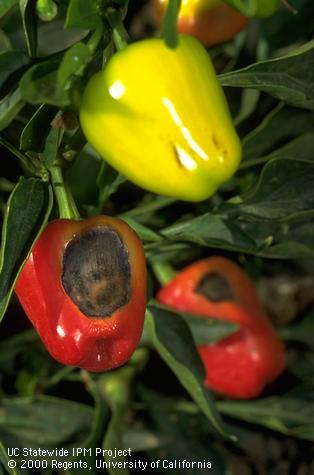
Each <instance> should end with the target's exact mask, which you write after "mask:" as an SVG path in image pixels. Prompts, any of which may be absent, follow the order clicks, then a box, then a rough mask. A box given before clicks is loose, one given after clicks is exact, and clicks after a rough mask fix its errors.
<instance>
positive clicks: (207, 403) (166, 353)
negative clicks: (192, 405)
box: [146, 306, 231, 437]
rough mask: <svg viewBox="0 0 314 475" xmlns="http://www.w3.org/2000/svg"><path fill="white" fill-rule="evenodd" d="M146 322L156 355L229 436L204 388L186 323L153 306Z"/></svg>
mask: <svg viewBox="0 0 314 475" xmlns="http://www.w3.org/2000/svg"><path fill="white" fill-rule="evenodd" d="M146 321H147V322H146V324H147V327H148V332H149V335H150V339H151V341H152V343H153V345H154V348H155V349H156V351H157V352H158V353H159V355H160V356H161V358H162V359H163V360H164V361H165V363H166V364H167V365H168V366H169V368H170V369H171V370H172V371H173V372H174V374H175V375H176V377H177V378H178V379H179V381H180V383H181V384H182V386H183V387H184V388H185V389H186V391H187V392H188V393H189V394H190V396H191V397H192V399H193V400H194V401H195V402H196V404H197V405H198V406H199V408H200V409H201V411H202V412H203V413H204V414H205V416H206V417H207V418H208V420H209V421H210V422H211V424H212V425H213V427H214V428H215V429H216V430H217V431H218V432H219V433H220V434H222V435H224V436H227V435H228V434H227V432H226V429H225V428H224V426H223V424H222V421H221V420H220V417H219V414H218V413H217V411H216V409H215V405H214V402H213V400H212V397H211V393H210V392H209V391H208V390H207V389H206V388H205V387H204V379H205V370H204V367H203V365H202V362H201V360H200V357H199V355H198V353H197V351H196V348H195V345H194V342H193V338H192V335H191V333H190V330H189V328H188V326H187V325H186V323H185V322H184V320H183V319H182V318H180V317H179V316H178V315H177V314H174V313H171V312H168V311H166V310H161V309H159V308H157V307H155V306H151V307H149V310H148V311H147V314H146ZM229 437H231V436H230V435H229Z"/></svg>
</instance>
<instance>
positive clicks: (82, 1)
mask: <svg viewBox="0 0 314 475" xmlns="http://www.w3.org/2000/svg"><path fill="white" fill-rule="evenodd" d="M101 11H102V0H70V4H69V6H68V10H67V16H66V20H65V27H66V28H73V27H77V28H86V29H87V30H92V29H95V28H97V26H98V25H99V21H100V13H101Z"/></svg>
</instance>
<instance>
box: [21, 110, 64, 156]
mask: <svg viewBox="0 0 314 475" xmlns="http://www.w3.org/2000/svg"><path fill="white" fill-rule="evenodd" d="M56 113H57V109H56V108H55V107H53V106H49V105H47V104H42V105H41V106H40V107H38V109H37V110H36V112H35V113H34V115H33V116H32V117H31V118H30V120H29V121H28V122H27V124H26V126H25V127H24V129H23V130H22V133H21V135H20V149H21V150H26V151H31V152H37V153H39V152H42V150H43V148H44V145H45V140H46V137H47V135H48V133H49V131H50V123H51V121H52V119H53V118H54V116H55V115H56Z"/></svg>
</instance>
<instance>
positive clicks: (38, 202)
mask: <svg viewBox="0 0 314 475" xmlns="http://www.w3.org/2000/svg"><path fill="white" fill-rule="evenodd" d="M51 206H52V194H51V189H50V187H49V186H48V184H47V183H44V182H42V181H41V180H39V179H36V178H23V177H21V178H20V180H19V182H18V184H17V185H16V186H15V188H14V190H13V192H12V194H11V195H10V198H9V201H8V204H7V207H6V212H5V216H4V223H3V227H2V242H1V254H0V320H1V319H2V318H3V315H4V312H5V310H6V308H7V305H8V302H9V299H10V296H11V293H12V290H13V287H14V284H15V282H16V279H17V276H18V274H19V271H20V269H21V267H22V265H23V263H24V262H25V260H26V259H27V256H28V254H29V252H30V250H31V247H32V245H33V243H34V241H35V239H36V238H37V237H38V236H39V234H40V233H41V231H42V229H43V227H44V226H45V224H46V222H47V219H48V217H49V214H50V211H51Z"/></svg>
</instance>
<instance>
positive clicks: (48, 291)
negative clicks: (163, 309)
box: [15, 216, 146, 372]
mask: <svg viewBox="0 0 314 475" xmlns="http://www.w3.org/2000/svg"><path fill="white" fill-rule="evenodd" d="M15 292H16V294H17V296H18V298H19V300H20V302H21V304H22V306H23V308H24V310H25V312H26V314H27V315H28V317H29V319H30V320H31V322H32V323H33V325H34V327H35V328H36V330H37V331H38V333H39V335H40V337H41V339H42V340H43V342H44V344H45V346H46V348H47V350H48V351H49V352H50V354H51V355H52V356H53V357H54V358H55V359H56V360H57V361H59V362H60V363H63V364H67V365H75V366H79V367H81V368H85V369H87V370H90V371H95V372H99V371H106V370H110V369H112V368H116V367H118V366H120V365H122V364H123V363H125V362H126V361H127V360H128V358H129V357H130V356H131V354H132V353H133V351H134V350H135V348H136V346H137V344H138V342H139V339H140V337H141V333H142V329H143V322H144V315H145V305H146V265H145V257H144V252H143V246H142V243H141V241H140V239H139V238H138V236H137V235H136V233H135V232H134V231H133V230H132V229H131V228H130V227H129V226H128V225H127V224H126V223H125V222H123V221H121V220H119V219H114V218H111V217H107V216H97V217H93V218H89V219H86V220H82V221H74V220H66V219H60V220H56V221H52V222H51V223H49V224H48V226H47V227H46V228H45V230H44V232H43V233H42V235H41V236H40V238H39V239H38V240H37V242H36V243H35V245H34V247H33V249H32V252H31V254H30V256H29V258H28V260H27V262H26V264H25V266H24V268H23V269H22V272H21V274H20V276H19V278H18V281H17V284H16V287H15Z"/></svg>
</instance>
